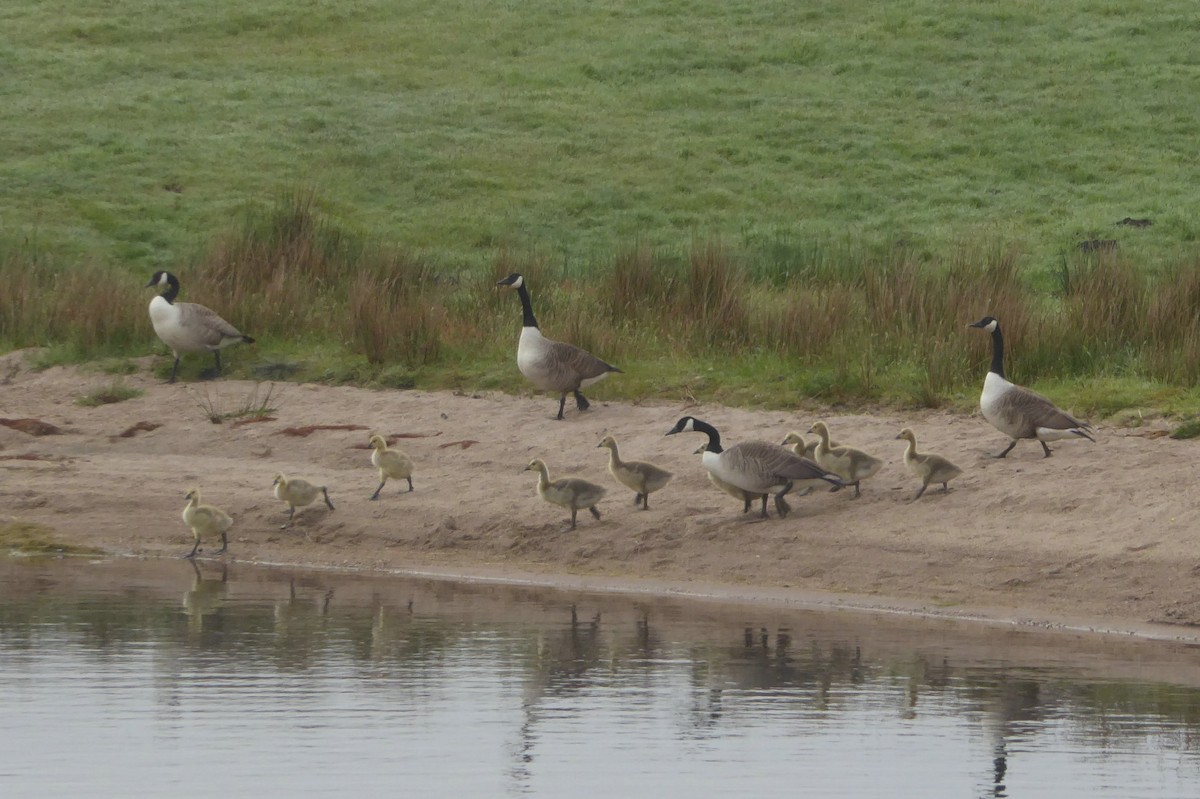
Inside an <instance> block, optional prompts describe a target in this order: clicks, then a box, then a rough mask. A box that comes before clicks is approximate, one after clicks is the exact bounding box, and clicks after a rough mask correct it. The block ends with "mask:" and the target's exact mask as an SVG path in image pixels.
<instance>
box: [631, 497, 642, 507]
mask: <svg viewBox="0 0 1200 799" xmlns="http://www.w3.org/2000/svg"><path fill="white" fill-rule="evenodd" d="M633 504H634V505H641V504H642V495H641V494H634V495H633Z"/></svg>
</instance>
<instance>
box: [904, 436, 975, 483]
mask: <svg viewBox="0 0 1200 799" xmlns="http://www.w3.org/2000/svg"><path fill="white" fill-rule="evenodd" d="M896 438H897V439H904V440H905V441H907V442H908V446H907V447H905V448H904V465H905V466H907V467H908V470H909V471H910V472H912V473H913V474H915V475H916V476H917V477H918V478H919V479H920V480H921V488H920V490H919V491H917V493H916V494H914V495H913V499H914V500H917V499H920V498H921V495H922V494H924V493H925V489H927V488H929V484H930V483H941V484H942V493H945V494H948V493H949V492H950V486H949V485H947V484H948V483H949V482H950V481H951V480H953V479H954V478H955V477H958V476H959V475H960V474H962V469H960V468H958V467H957V466H955V465H954V464H953V463H951V462H950V461H948V460H946V459H945V458H943V457H942V456H941V455H934V454H932V453H929V452H917V435H916V433H914V432H913V431H912V430H911V429H910V428H907V427H906V428H904V429H903V430H901V431H900V434H899V435H898V436H896Z"/></svg>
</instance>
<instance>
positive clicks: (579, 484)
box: [521, 458, 608, 530]
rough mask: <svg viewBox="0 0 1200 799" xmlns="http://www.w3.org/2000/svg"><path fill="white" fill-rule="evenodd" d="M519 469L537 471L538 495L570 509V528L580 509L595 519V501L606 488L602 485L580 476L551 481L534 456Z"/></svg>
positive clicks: (541, 462)
mask: <svg viewBox="0 0 1200 799" xmlns="http://www.w3.org/2000/svg"><path fill="white" fill-rule="evenodd" d="M521 471H525V472H537V473H538V486H537V492H538V495H539V496H540V497H541V498H542V499H544V500H546V501H547V502H549V503H551V504H552V505H561V506H562V507H564V508H570V509H571V529H572V530H574V529H575V516H576V514H578V513H579V511H581V510H584V509H586V510H588V511H590V512H591V514H592V515H593V516H595V517H596V518H597V519H599V518H600V511H598V510H597V509H596V503H597V502H599V501H600V500H601V499H603V498H604V495H605V494H606V493H608V492H607V490H606V489H605V488H604V487H603V486H598V485H596V484H595V483H591V482H588V481H587V480H584V479H583V478H581V477H560V478H559V479H557V480H555V481H553V482H551V480H550V470H549V469H547V468H546V462H545V461H543V460H542V459H541V458H534V459H533V460H531V461H530V462H529V465H528V466H526V467H525V468H524V469H522V470H521Z"/></svg>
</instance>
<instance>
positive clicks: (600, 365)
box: [546, 341, 621, 380]
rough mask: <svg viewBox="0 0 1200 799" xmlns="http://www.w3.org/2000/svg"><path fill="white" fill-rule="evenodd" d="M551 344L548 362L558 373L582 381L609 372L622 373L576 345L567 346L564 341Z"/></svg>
mask: <svg viewBox="0 0 1200 799" xmlns="http://www.w3.org/2000/svg"><path fill="white" fill-rule="evenodd" d="M549 343H550V345H551V346H550V347H549V349H548V351H547V359H546V360H547V363H548V364H550V365H551V367H552V368H553V369H554V371H556V372H559V371H561V372H563V373H564V374H569V375H572V376H573V377H577V378H578V379H581V380H590V379H593V378H597V377H600V376H601V375H603V374H607V373H608V372H619V371H621V370H620V369H618V368H617V367H615V366H613V365H612V364H610V363H606V362H604V361H602V360H600V359H599V358H597V357H596V356H595V355H592V354H591V353H590V352H588V351H587V350H582V349H580V348H579V347H576V346H575V345H574V344H567V343H566V342H563V341H551V342H549Z"/></svg>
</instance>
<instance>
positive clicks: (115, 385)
mask: <svg viewBox="0 0 1200 799" xmlns="http://www.w3.org/2000/svg"><path fill="white" fill-rule="evenodd" d="M144 393H146V392H144V391H142V389H140V388H135V387H133V386H130V385H126V384H125V382H124V381H122V380H120V379H117V380H113V381H112V382H110V383H108V384H106V385H104V386H101V387H99V388H96V389H94V390H92V391H89V392H88V393H86V394H84V395H82V396H80V397H77V398H76V399H75V404H76V405H82V406H84V407H85V408H95V407H97V406H99V405H112V404H114V403H117V402H124V401H125V400H130V399H133V398H134V397H140V396H142V394H144Z"/></svg>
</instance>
